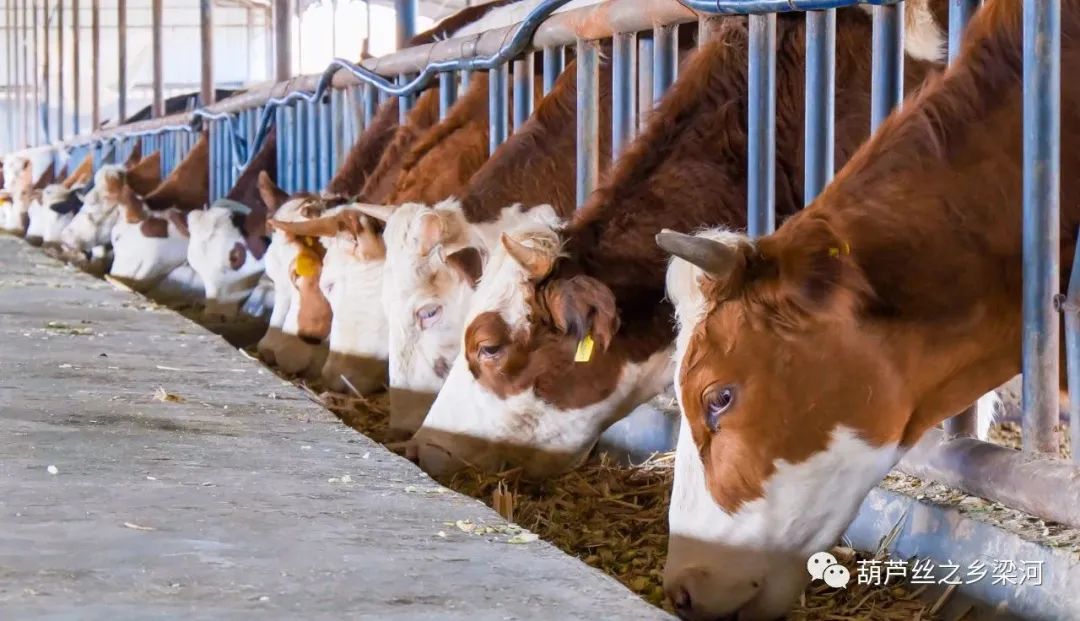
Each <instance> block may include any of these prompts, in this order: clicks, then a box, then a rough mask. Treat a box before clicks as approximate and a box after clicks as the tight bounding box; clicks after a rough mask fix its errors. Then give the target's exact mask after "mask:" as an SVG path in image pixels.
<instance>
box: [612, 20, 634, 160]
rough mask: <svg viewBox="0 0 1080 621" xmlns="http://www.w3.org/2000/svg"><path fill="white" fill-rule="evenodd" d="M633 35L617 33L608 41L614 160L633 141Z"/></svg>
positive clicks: (631, 33) (630, 33)
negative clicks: (610, 48)
mask: <svg viewBox="0 0 1080 621" xmlns="http://www.w3.org/2000/svg"><path fill="white" fill-rule="evenodd" d="M636 51H637V35H636V34H635V33H633V32H621V33H617V34H615V36H614V37H612V57H611V73H612V76H611V91H612V92H611V95H612V96H611V155H612V157H618V156H619V154H620V153H622V151H623V149H625V148H626V146H627V145H628V144H630V140H631V139H632V138H633V137H634V94H635V89H634V75H635V74H636V71H635V67H634V53H635V52H636Z"/></svg>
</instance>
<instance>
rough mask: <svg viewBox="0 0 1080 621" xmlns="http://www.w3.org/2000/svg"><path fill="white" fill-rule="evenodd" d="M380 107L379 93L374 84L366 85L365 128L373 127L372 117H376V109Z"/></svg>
mask: <svg viewBox="0 0 1080 621" xmlns="http://www.w3.org/2000/svg"><path fill="white" fill-rule="evenodd" d="M378 107H379V94H378V91H377V90H376V89H375V86H374V85H372V84H365V85H364V129H367V128H368V127H371V119H373V118H375V110H376V109H378Z"/></svg>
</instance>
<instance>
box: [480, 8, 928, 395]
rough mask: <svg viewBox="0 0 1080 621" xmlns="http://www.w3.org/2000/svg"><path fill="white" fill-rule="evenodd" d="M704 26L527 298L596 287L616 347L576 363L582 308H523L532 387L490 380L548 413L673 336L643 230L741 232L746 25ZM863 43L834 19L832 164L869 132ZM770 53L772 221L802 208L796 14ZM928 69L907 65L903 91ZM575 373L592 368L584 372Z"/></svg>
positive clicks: (843, 14) (859, 24) (661, 263)
mask: <svg viewBox="0 0 1080 621" xmlns="http://www.w3.org/2000/svg"><path fill="white" fill-rule="evenodd" d="M716 28H717V29H716V34H715V39H713V40H710V41H709V42H707V43H704V44H702V45H701V46H700V47H699V49H698V51H697V52H696V53H695V54H694V55H693V56H692V57H691V58H690V59H689V60H688V61H687V62H686V63H685V64H684V66H683V68H682V70H681V73H680V77H679V79H678V80H677V81H676V83H675V84H674V85H673V86H672V88H671V89H670V90H669V91H668V93H667V94H666V95H665V96H664V98H663V99H662V100H661V102H660V103H659V107H658V108H657V109H656V110H655V111H654V112H653V113H652V114H651V115H650V117H649V123H648V125H647V127H646V129H645V130H644V132H643V133H642V134H641V135H639V136H638V137H637V138H636V139H635V140H634V141H633V143H632V144H631V145H630V146H629V148H628V149H627V151H626V152H625V153H624V154H623V155H622V156H621V157H620V158H619V160H618V162H617V163H616V164H615V165H614V167H613V169H612V170H611V171H610V173H609V174H608V176H607V178H606V179H605V181H604V183H603V184H602V185H601V187H600V188H599V189H598V190H597V191H596V192H595V193H594V194H593V195H592V196H591V197H590V198H589V200H588V201H587V202H586V204H585V206H584V207H583V208H582V209H581V210H580V211H578V212H577V213H576V214H575V218H574V220H573V221H572V223H571V224H570V225H569V227H568V229H567V230H566V231H565V237H566V238H567V244H566V249H565V254H566V255H567V256H566V257H565V258H562V259H560V260H559V262H558V263H557V264H556V267H555V270H554V271H553V273H552V274H551V275H550V276H549V277H548V278H547V279H545V280H544V281H542V282H540V283H539V284H537V285H536V287H537V289H536V291H535V293H534V295H533V298H534V300H543V299H545V298H549V297H552V296H558V295H561V294H562V293H561V291H560V290H561V289H564V288H566V287H567V286H568V284H567V282H568V281H569V280H571V279H573V278H574V277H576V276H577V275H579V274H582V273H584V274H585V275H587V276H589V277H591V278H593V279H595V281H597V282H598V283H601V284H602V286H604V287H607V288H609V289H610V291H611V292H612V293H613V295H614V299H615V303H616V308H617V317H618V320H619V325H620V328H619V330H618V332H617V333H616V334H615V337H614V338H613V339H612V340H611V343H610V345H608V347H606V348H604V347H598V351H597V352H595V353H594V354H593V358H592V361H591V362H589V363H587V364H577V365H575V364H574V363H573V362H572V356H573V353H574V350H575V345H576V341H577V339H578V338H579V337H578V335H577V334H576V332H578V331H579V330H580V329H581V326H586V329H591V328H588V327H589V326H593V325H594V320H595V319H597V318H598V317H597V316H590V315H588V314H585V315H582V314H581V313H582V312H584V311H585V309H592V308H593V306H591V305H586V306H584V307H582V308H579V307H578V306H576V305H571V306H569V307H568V311H567V312H568V315H567V316H565V317H564V318H563V319H562V320H561V322H560V323H562V324H563V325H564V326H576V328H575V330H574V331H572V333H567V332H564V331H563V328H562V327H560V326H559V325H557V324H556V322H555V320H554V318H553V317H552V315H551V314H550V312H544V306H543V305H542V304H539V303H536V302H534V307H535V308H536V309H537V312H536V313H534V315H533V316H532V318H531V319H530V322H531V331H532V334H530V335H528V338H529V340H530V345H529V348H528V349H526V350H525V352H527V360H528V365H527V366H526V367H524V368H523V370H522V371H521V374H522V375H521V377H525V378H532V379H530V380H529V381H528V382H524V381H521V380H520V379H519V378H515V377H512V376H507V377H503V378H501V379H500V381H503V382H507V383H514V384H517V385H528V384H530V383H535V387H536V392H537V394H538V395H539V396H540V397H541V398H543V399H544V400H545V401H548V402H550V403H552V404H553V405H556V406H557V407H560V408H567V407H580V406H583V405H586V404H589V403H595V402H596V401H598V400H600V399H602V398H603V397H604V396H606V395H607V394H610V392H611V390H612V387H613V386H614V385H615V382H616V381H617V377H618V374H619V372H620V369H621V367H622V364H623V363H624V362H625V361H634V362H642V361H644V360H646V359H648V358H649V357H650V356H652V355H653V354H655V353H657V352H659V351H661V350H662V349H663V348H665V347H667V346H668V345H669V344H670V343H671V341H672V340H673V337H674V334H673V331H672V326H671V322H670V319H669V318H670V317H671V314H672V309H671V307H670V306H669V305H668V303H667V302H666V301H665V293H664V276H665V269H666V265H667V261H666V257H665V256H664V255H663V253H662V252H661V251H660V249H659V248H657V247H656V245H655V242H654V236H655V235H656V233H658V232H659V231H660V230H661V229H663V228H670V229H674V230H679V231H686V232H690V231H693V230H696V229H698V228H701V227H702V226H728V227H733V228H741V227H745V225H746V202H747V198H746V170H747V161H746V149H747V140H746V118H747V106H748V101H747V77H746V71H747V39H748V33H747V25H746V20H745V18H740V17H732V18H728V19H725V20H723V22H722V23H720V24H718V25H717V27H716ZM870 32H871V27H870V19H869V17H868V16H867V15H866V14H865V13H863V12H862V11H861V10H858V9H850V10H841V11H839V12H838V14H837V44H836V85H837V88H836V110H837V114H836V119H837V124H836V140H837V143H836V157H837V161H838V162H843V161H845V160H846V159H847V158H848V157H850V155H851V154H852V153H853V152H854V150H855V148H856V147H857V146H858V145H859V143H861V142H862V141H863V140H864V139H865V138H866V136H867V133H868V130H869V107H870V106H869V99H870V98H869V94H870V57H869V55H868V54H867V53H866V49H867V47H866V46H867V41H869V40H870ZM777 45H778V49H777V84H778V86H777V121H776V125H777V146H776V153H777V162H776V172H777V175H776V177H777V191H776V210H777V213H778V215H779V216H780V217H785V216H787V215H790V214H792V213H794V212H795V211H797V210H798V209H799V207H800V206H801V204H802V175H803V173H802V169H803V155H802V141H803V100H804V93H803V87H804V75H805V47H806V46H805V20H804V19H803V17H802V16H801V15H797V14H792V15H788V14H781V15H779V16H778V17H777ZM930 68H931V67H930V66H929V65H928V64H927V63H921V62H918V61H914V60H912V59H910V58H909V59H906V61H905V70H906V76H905V84H906V85H907V87H908V88H909V90H910V88H912V86H913V85H917V84H919V83H921V82H922V80H923V78H924V76H925V75H926V73H927V71H928V70H929V69H930ZM548 291H552V293H550V294H549V293H547V292H548ZM588 312H592V311H591V310H588ZM599 318H601V319H603V317H599ZM586 368H588V369H593V368H595V369H596V371H595V372H590V373H589V374H583V373H582V372H581V371H582V370H583V369H586ZM586 375H589V377H590V379H589V380H588V381H586V380H585V379H584V378H585V376H586ZM489 388H491V386H490V385H489Z"/></svg>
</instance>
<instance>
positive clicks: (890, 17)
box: [870, 2, 904, 131]
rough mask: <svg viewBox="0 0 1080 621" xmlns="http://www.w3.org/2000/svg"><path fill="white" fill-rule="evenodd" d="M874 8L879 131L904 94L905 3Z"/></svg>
mask: <svg viewBox="0 0 1080 621" xmlns="http://www.w3.org/2000/svg"><path fill="white" fill-rule="evenodd" d="M873 11H874V36H873V42H872V47H873V55H874V56H873V61H872V63H871V72H872V75H873V87H872V88H871V95H870V131H874V130H876V129H877V127H878V125H881V122H882V121H884V120H885V117H887V116H889V114H891V113H892V111H893V109H894V108H896V107H897V106H899V105H900V101H901V100H902V99H903V97H904V3H903V2H898V3H896V4H894V5H890V6H875V7H874V8H873Z"/></svg>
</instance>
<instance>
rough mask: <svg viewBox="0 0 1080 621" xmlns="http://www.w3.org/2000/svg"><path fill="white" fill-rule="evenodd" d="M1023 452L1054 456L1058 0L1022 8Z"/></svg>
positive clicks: (1031, 2)
mask: <svg viewBox="0 0 1080 621" xmlns="http://www.w3.org/2000/svg"><path fill="white" fill-rule="evenodd" d="M1023 98H1024V123H1023V125H1024V132H1023V135H1024V233H1023V240H1024V302H1023V308H1024V336H1023V353H1022V357H1023V385H1024V397H1023V409H1024V424H1023V446H1024V451H1027V452H1039V453H1050V454H1054V455H1057V452H1058V438H1057V428H1056V425H1057V420H1058V405H1059V404H1058V347H1059V343H1058V316H1057V313H1056V312H1055V309H1054V304H1053V302H1054V298H1055V296H1056V295H1057V293H1058V283H1059V272H1060V265H1059V263H1060V261H1059V256H1058V255H1059V252H1060V246H1059V244H1060V241H1061V230H1060V227H1059V220H1060V212H1059V209H1060V204H1059V202H1060V197H1061V195H1060V189H1061V170H1060V166H1061V0H1027V1H1026V2H1024V95H1023Z"/></svg>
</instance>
